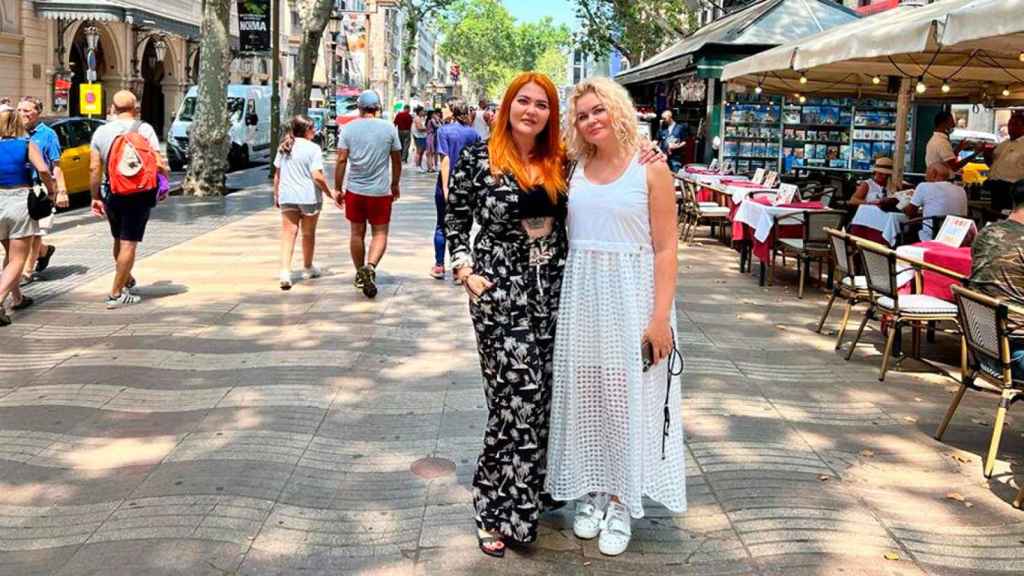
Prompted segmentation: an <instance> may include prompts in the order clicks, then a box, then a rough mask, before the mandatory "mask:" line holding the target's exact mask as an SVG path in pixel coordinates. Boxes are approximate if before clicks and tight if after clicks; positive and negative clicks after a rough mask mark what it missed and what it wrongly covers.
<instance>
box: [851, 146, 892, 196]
mask: <svg viewBox="0 0 1024 576" xmlns="http://www.w3.org/2000/svg"><path fill="white" fill-rule="evenodd" d="M891 177H892V159H891V158H884V157H883V158H876V159H875V167H874V174H872V175H871V178H869V179H867V180H864V181H863V182H861V183H860V185H859V186H857V190H856V191H855V192H854V193H853V196H852V197H850V201H849V202H848V204H849V205H850V206H860V205H861V204H882V203H884V202H886V201H887V200H886V197H887V196H888V193H887V192H886V189H885V187H886V186H887V185H888V184H889V179H890V178H891ZM889 201H895V202H899V201H898V200H897V199H896V198H892V199H891V200H889Z"/></svg>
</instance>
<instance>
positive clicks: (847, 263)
mask: <svg viewBox="0 0 1024 576" xmlns="http://www.w3.org/2000/svg"><path fill="white" fill-rule="evenodd" d="M825 233H826V234H828V237H829V241H830V242H831V244H832V266H833V270H834V275H833V277H834V278H835V282H833V283H832V296H831V297H830V298H829V299H828V304H827V305H826V306H825V312H824V313H823V314H822V315H821V320H820V321H819V322H818V329H817V332H818V333H819V334H821V330H822V328H824V326H825V320H827V319H828V315H829V314H830V313H831V312H832V306H833V305H834V304H835V301H836V299H837V298H842V299H843V300H846V309H845V310H844V311H843V320H842V322H840V324H839V335H838V337H836V347H835V349H836V350H839V347H840V346H842V344H843V336H844V335H846V327H847V325H848V324H849V322H850V311H851V310H852V309H853V307H854V306H856V305H857V304H860V303H862V302H870V301H871V292H870V291H869V290H868V278H867V276H858V275H857V274H856V270H857V268H856V266H855V257H856V254H857V245H856V244H855V243H854V242H853V240H851V239H850V236H849V235H848V234H847V233H846V232H843V231H841V230H835V229H833V228H826V229H825Z"/></svg>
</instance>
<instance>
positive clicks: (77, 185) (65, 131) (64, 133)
mask: <svg viewBox="0 0 1024 576" xmlns="http://www.w3.org/2000/svg"><path fill="white" fill-rule="evenodd" d="M39 121H40V122H42V123H43V124H46V125H47V126H49V127H50V128H53V131H54V132H56V133H57V139H58V140H59V141H60V150H61V153H60V169H61V171H62V172H64V182H65V184H67V187H68V194H78V193H81V192H88V191H89V157H90V148H89V145H90V143H91V142H92V134H93V132H95V131H96V129H97V128H99V127H100V126H102V125H103V124H105V122H104V121H103V120H98V119H94V118H81V117H72V118H67V117H63V116H61V117H58V116H53V117H43V118H40V119H39Z"/></svg>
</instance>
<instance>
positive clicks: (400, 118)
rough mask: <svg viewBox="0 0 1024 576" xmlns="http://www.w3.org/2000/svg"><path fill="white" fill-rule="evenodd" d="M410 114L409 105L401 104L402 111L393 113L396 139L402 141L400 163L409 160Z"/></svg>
mask: <svg viewBox="0 0 1024 576" xmlns="http://www.w3.org/2000/svg"><path fill="white" fill-rule="evenodd" d="M413 121H414V120H413V117H412V114H410V113H409V106H408V105H406V106H403V107H402V111H401V112H399V113H398V114H395V128H397V129H398V140H399V142H401V143H402V163H403V164H405V163H406V162H408V161H409V144H410V143H411V142H412V125H413Z"/></svg>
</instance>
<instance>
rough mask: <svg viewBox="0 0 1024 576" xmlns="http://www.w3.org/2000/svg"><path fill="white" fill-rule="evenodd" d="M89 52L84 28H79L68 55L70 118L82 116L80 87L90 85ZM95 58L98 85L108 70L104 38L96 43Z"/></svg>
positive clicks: (94, 67)
mask: <svg viewBox="0 0 1024 576" xmlns="http://www.w3.org/2000/svg"><path fill="white" fill-rule="evenodd" d="M88 52H89V46H88V43H87V42H86V40H85V33H84V27H79V29H78V32H77V33H76V34H75V39H74V41H73V42H72V43H71V49H70V50H69V53H68V61H69V62H68V64H69V66H70V68H71V91H70V93H69V96H68V99H69V102H68V114H69V115H70V116H81V115H82V111H81V108H80V106H79V97H78V96H79V86H81V85H82V84H86V83H88V79H87V78H86V71H87V70H88V69H89V63H88V61H87V56H88ZM94 57H95V62H93V65H94V66H93V69H94V70H95V71H96V83H101V82H102V81H103V70H105V69H106V68H107V61H106V58H105V56H104V53H103V38H102V36H101V37H100V39H99V41H98V42H97V43H96V51H95V53H94Z"/></svg>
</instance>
